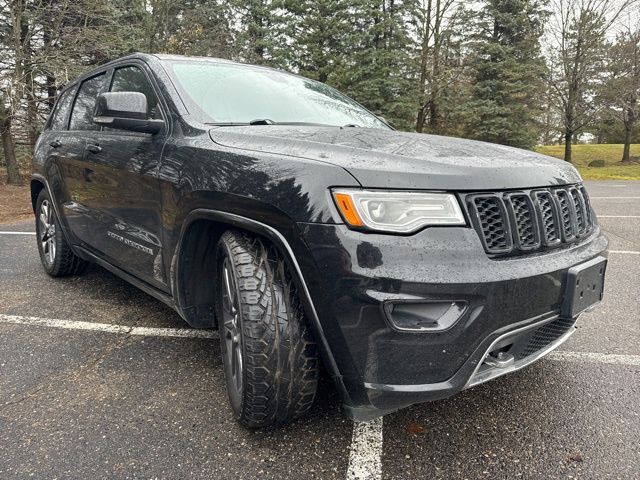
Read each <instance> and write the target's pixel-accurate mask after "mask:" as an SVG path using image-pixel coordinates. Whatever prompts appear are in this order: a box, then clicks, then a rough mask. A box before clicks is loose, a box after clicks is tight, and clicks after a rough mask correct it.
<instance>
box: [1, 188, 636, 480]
mask: <svg viewBox="0 0 640 480" xmlns="http://www.w3.org/2000/svg"><path fill="white" fill-rule="evenodd" d="M587 186H588V189H589V193H590V195H591V198H592V204H593V205H594V207H595V209H596V212H597V213H598V215H599V218H600V224H601V226H602V228H603V229H604V230H605V231H606V232H607V233H608V235H609V239H610V242H611V243H610V250H611V253H610V256H609V268H608V272H607V276H608V278H607V285H606V297H605V301H604V302H603V304H602V305H601V306H600V307H599V308H598V309H597V310H596V311H594V312H591V313H588V314H585V315H583V316H582V317H581V319H580V321H579V327H580V328H579V330H578V332H577V333H576V334H575V335H573V337H572V338H571V339H570V340H569V341H568V342H566V343H565V344H564V345H563V346H562V347H561V350H560V351H559V352H558V353H556V354H554V355H553V356H551V357H550V358H547V359H544V360H542V361H540V362H538V363H536V364H534V365H532V366H530V367H528V368H526V369H524V370H522V371H520V372H517V373H515V374H512V375H509V376H506V377H502V378H500V379H497V380H495V381H492V382H490V383H487V384H484V385H481V386H478V387H475V388H472V389H470V390H466V391H465V392H463V393H462V394H460V395H458V396H456V397H454V398H452V399H449V400H444V401H440V402H435V403H431V404H423V405H417V406H413V407H410V408H408V409H405V410H402V411H399V412H396V413H394V414H391V415H388V416H386V417H385V418H384V419H383V420H382V421H377V422H373V423H372V424H364V425H362V424H361V425H355V428H354V424H353V422H351V421H350V420H348V419H346V417H344V416H343V414H342V413H341V410H340V405H339V402H338V400H337V398H336V395H335V393H334V391H333V387H332V385H331V384H330V383H329V382H327V381H324V382H323V383H322V384H321V387H320V394H319V397H318V400H317V402H316V404H315V406H314V408H313V409H312V411H311V413H310V415H308V416H306V417H305V418H303V419H301V420H299V421H297V422H295V423H294V424H292V425H289V426H286V427H284V428H281V429H277V430H268V431H247V430H244V429H242V428H240V427H239V426H238V425H237V424H235V423H234V421H233V420H231V419H230V412H229V408H228V406H227V401H226V393H225V390H224V381H223V376H222V367H221V359H220V351H219V345H218V341H217V340H216V339H215V338H212V337H213V335H212V334H211V332H208V331H198V332H196V333H193V332H194V331H193V330H186V328H187V327H186V324H185V323H184V322H183V321H182V320H181V319H180V318H179V317H178V315H177V314H175V313H174V312H173V311H171V310H169V309H168V308H166V307H164V306H163V305H162V304H161V303H159V302H157V301H156V300H154V299H152V298H151V297H149V296H147V295H145V294H143V293H141V292H139V291H138V290H136V289H135V288H134V287H131V286H129V285H128V284H127V283H125V282H124V281H122V280H120V279H118V278H116V277H115V276H113V275H111V274H110V273H108V272H106V271H104V270H102V269H100V268H98V267H93V268H91V269H90V271H88V272H87V273H86V274H84V275H83V276H80V277H75V278H69V279H62V280H60V279H57V280H54V279H51V278H49V277H47V276H46V275H45V273H44V272H43V270H42V269H41V267H40V261H39V258H38V254H37V250H36V245H35V238H34V237H33V235H30V234H29V232H31V231H32V230H33V226H32V222H30V221H29V222H22V223H16V224H4V225H0V231H2V232H3V233H0V478H1V479H14V478H20V479H22V478H38V479H43V478H47V479H53V478H78V479H86V478H92V479H94V478H95V479H98V478H168V479H169V478H170V479H178V478H225V479H226V478H243V479H253V478H256V479H257V478H278V479H280V480H282V479H299V478H322V479H331V478H340V479H344V478H349V477H351V478H356V477H362V478H372V479H378V478H385V479H386V478H389V479H413V478H443V479H481V478H487V479H512V478H525V479H551V478H585V479H605V478H607V479H608V478H611V479H638V478H640V182H632V181H608V182H587ZM8 232H13V234H10V233H8ZM20 232H22V233H20Z"/></svg>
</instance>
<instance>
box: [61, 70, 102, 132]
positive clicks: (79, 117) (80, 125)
mask: <svg viewBox="0 0 640 480" xmlns="http://www.w3.org/2000/svg"><path fill="white" fill-rule="evenodd" d="M106 78H107V76H106V74H104V73H103V74H101V75H98V76H97V77H93V78H90V79H89V80H85V81H84V82H82V85H80V90H78V95H77V96H76V101H75V103H74V104H73V111H72V112H71V121H70V122H69V130H100V127H99V126H98V125H96V124H95V123H93V110H94V108H95V106H96V97H97V96H98V94H99V93H101V92H102V91H103V87H104V83H105V80H106Z"/></svg>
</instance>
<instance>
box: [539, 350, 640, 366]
mask: <svg viewBox="0 0 640 480" xmlns="http://www.w3.org/2000/svg"><path fill="white" fill-rule="evenodd" d="M547 358H548V359H549V360H557V361H560V362H578V363H585V362H586V363H605V364H610V365H635V366H638V367H640V355H621V354H618V353H594V352H565V351H562V350H559V351H555V352H551V353H550V354H549V355H548V356H547Z"/></svg>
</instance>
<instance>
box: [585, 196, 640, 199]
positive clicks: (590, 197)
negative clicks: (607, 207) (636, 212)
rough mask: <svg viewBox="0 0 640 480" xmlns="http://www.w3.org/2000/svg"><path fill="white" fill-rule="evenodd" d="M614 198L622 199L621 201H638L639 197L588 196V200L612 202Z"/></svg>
mask: <svg viewBox="0 0 640 480" xmlns="http://www.w3.org/2000/svg"><path fill="white" fill-rule="evenodd" d="M614 198H622V199H626V200H638V199H640V197H592V196H591V195H589V200H594V199H595V200H612V199H614Z"/></svg>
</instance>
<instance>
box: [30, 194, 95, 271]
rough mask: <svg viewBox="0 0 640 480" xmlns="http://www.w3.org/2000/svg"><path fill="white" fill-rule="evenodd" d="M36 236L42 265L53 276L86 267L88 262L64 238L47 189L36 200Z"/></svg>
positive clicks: (81, 269) (82, 269)
mask: <svg viewBox="0 0 640 480" xmlns="http://www.w3.org/2000/svg"><path fill="white" fill-rule="evenodd" d="M36 238H37V240H38V252H39V253H40V261H41V262H42V266H43V267H44V269H45V271H46V272H47V273H48V274H49V275H51V276H52V277H64V276H67V275H76V274H78V273H82V272H83V271H84V269H85V268H86V266H87V262H85V261H84V260H82V259H81V258H80V257H78V256H77V255H76V254H75V253H73V251H72V250H71V247H70V246H69V244H68V243H67V241H66V239H65V238H64V235H63V234H62V230H61V228H60V222H59V220H58V217H57V216H56V212H55V210H54V208H53V203H52V201H51V197H49V193H48V192H47V191H46V190H45V189H43V190H42V191H41V192H40V195H38V200H37V201H36Z"/></svg>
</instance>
